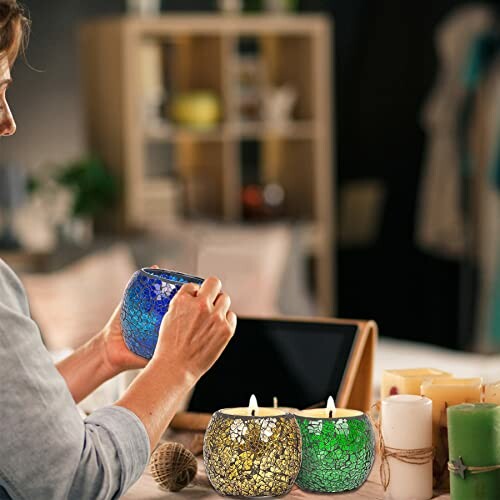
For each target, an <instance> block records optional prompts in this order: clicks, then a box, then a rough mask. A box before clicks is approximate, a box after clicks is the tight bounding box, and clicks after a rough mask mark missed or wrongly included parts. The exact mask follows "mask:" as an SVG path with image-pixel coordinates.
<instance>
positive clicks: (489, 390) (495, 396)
mask: <svg viewBox="0 0 500 500" xmlns="http://www.w3.org/2000/svg"><path fill="white" fill-rule="evenodd" d="M483 391H484V399H483V400H484V402H485V403H495V404H496V405H500V382H495V383H493V384H485V385H483Z"/></svg>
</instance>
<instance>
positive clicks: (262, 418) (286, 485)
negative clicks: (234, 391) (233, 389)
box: [203, 408, 302, 497]
mask: <svg viewBox="0 0 500 500" xmlns="http://www.w3.org/2000/svg"><path fill="white" fill-rule="evenodd" d="M254 413H255V415H254V416H252V415H251V414H249V409H248V408H232V409H224V410H219V411H217V412H215V413H214V414H213V415H212V418H211V420H210V423H209V424H208V428H207V431H206V433H205V440H204V445H203V458H204V461H205V468H206V471H207V476H208V479H209V480H210V483H211V484H212V486H213V487H214V488H215V490H216V491H217V492H218V493H219V494H220V495H223V496H237V497H266V496H267V497H269V496H281V495H286V494H287V493H288V492H289V491H290V490H291V489H292V486H293V484H294V483H295V479H296V478H297V475H298V473H299V470H300V464H301V449H302V438H301V434H300V429H299V427H298V425H297V422H296V420H295V417H294V416H293V415H292V414H291V413H286V412H283V411H282V410H280V409H278V408H259V409H258V410H256V411H254Z"/></svg>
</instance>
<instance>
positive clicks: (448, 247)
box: [416, 6, 495, 259]
mask: <svg viewBox="0 0 500 500" xmlns="http://www.w3.org/2000/svg"><path fill="white" fill-rule="evenodd" d="M494 20H495V16H494V12H493V10H492V9H490V8H488V7H486V6H465V7H461V8H459V9H458V10H456V11H454V12H453V13H452V14H451V16H449V17H448V18H447V19H446V20H445V21H444V23H443V24H442V25H441V27H440V28H439V29H438V30H437V34H436V48H437V52H438V57H439V63H440V69H439V73H438V76H437V80H436V84H435V87H434V88H433V90H432V92H431V94H430V96H429V98H428V100H427V102H426V104H425V106H424V110H423V113H422V121H423V126H424V128H425V129H426V132H427V140H428V146H427V151H426V154H425V159H424V166H423V173H422V181H421V187H420V193H419V200H418V211H417V224H416V226H417V230H416V231H417V234H416V237H417V241H418V244H419V245H420V246H421V247H422V248H423V249H425V250H427V251H429V252H431V253H434V254H436V255H439V256H443V257H449V258H454V259H460V258H462V257H464V256H465V255H466V252H467V248H466V247H467V245H466V229H465V222H464V217H463V210H462V198H461V186H462V180H461V161H460V153H461V150H460V144H459V139H458V138H459V123H460V113H461V110H462V106H463V105H464V102H465V97H466V88H465V86H464V80H463V68H464V64H465V62H466V61H467V58H468V55H469V49H470V46H471V44H472V42H473V41H474V40H475V39H476V38H477V37H478V35H479V34H481V33H484V32H485V31H487V30H489V29H491V28H492V27H493V25H494Z"/></svg>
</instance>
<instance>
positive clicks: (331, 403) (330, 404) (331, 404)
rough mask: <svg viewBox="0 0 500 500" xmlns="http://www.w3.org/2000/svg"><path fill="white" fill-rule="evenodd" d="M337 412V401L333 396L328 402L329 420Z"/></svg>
mask: <svg viewBox="0 0 500 500" xmlns="http://www.w3.org/2000/svg"><path fill="white" fill-rule="evenodd" d="M335 410H336V408H335V401H334V400H333V398H332V396H330V397H329V398H328V401H327V402H326V411H327V414H328V417H329V418H332V417H333V415H334V414H335Z"/></svg>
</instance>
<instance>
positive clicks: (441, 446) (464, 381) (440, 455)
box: [420, 377, 483, 489]
mask: <svg viewBox="0 0 500 500" xmlns="http://www.w3.org/2000/svg"><path fill="white" fill-rule="evenodd" d="M482 383H483V380H482V378H480V377H477V378H443V379H433V380H427V381H425V382H424V383H423V384H422V386H421V388H420V389H421V394H422V396H426V397H428V398H429V399H432V444H433V446H434V448H435V455H434V467H433V472H434V487H435V488H439V489H448V488H449V487H450V480H449V479H450V478H449V474H448V433H447V420H446V409H447V408H448V407H449V406H454V405H459V404H462V403H479V402H480V401H481V389H482Z"/></svg>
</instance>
